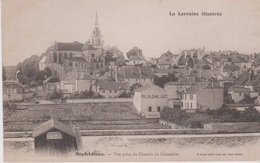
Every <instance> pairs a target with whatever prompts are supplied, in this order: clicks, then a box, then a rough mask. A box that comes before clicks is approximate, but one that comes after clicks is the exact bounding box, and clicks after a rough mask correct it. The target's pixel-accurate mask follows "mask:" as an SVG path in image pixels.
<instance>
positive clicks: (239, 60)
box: [228, 55, 252, 71]
mask: <svg viewBox="0 0 260 163" xmlns="http://www.w3.org/2000/svg"><path fill="white" fill-rule="evenodd" d="M228 59H229V61H231V62H232V63H233V64H235V65H236V66H238V67H239V68H241V70H243V71H245V70H248V69H249V68H251V66H252V65H251V62H248V61H246V60H245V59H244V58H243V57H242V56H238V55H230V56H229V57H228Z"/></svg>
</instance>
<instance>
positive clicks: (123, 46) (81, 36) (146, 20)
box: [2, 0, 260, 66]
mask: <svg viewBox="0 0 260 163" xmlns="http://www.w3.org/2000/svg"><path fill="white" fill-rule="evenodd" d="M96 11H97V13H98V22H99V28H100V30H101V33H102V35H103V39H104V42H105V46H107V45H110V46H118V48H119V49H120V50H121V51H122V52H123V53H127V52H128V51H129V50H130V49H131V48H132V47H133V46H137V47H139V48H141V49H142V50H143V55H144V56H146V57H159V56H160V55H161V54H162V53H164V52H166V51H168V50H170V51H171V52H172V53H176V54H177V53H179V49H182V50H184V49H192V48H203V47H204V46H205V48H206V51H219V50H235V51H238V52H240V53H244V54H252V53H258V52H260V1H259V0H196V1H194V0H102V1H101V0H2V56H3V58H2V61H3V64H4V65H5V66H12V65H17V63H19V62H22V61H23V60H24V59H26V58H28V57H30V56H31V55H34V54H36V55H41V54H42V53H44V52H45V51H46V49H47V48H48V47H50V46H52V45H53V43H54V41H55V40H56V41H57V42H74V41H79V42H81V43H84V42H86V41H88V40H89V38H90V36H91V34H92V31H93V29H94V22H95V14H96ZM169 12H175V14H177V13H178V12H199V14H200V15H201V12H221V13H222V16H177V15H175V16H169Z"/></svg>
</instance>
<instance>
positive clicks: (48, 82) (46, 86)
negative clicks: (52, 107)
mask: <svg viewBox="0 0 260 163" xmlns="http://www.w3.org/2000/svg"><path fill="white" fill-rule="evenodd" d="M42 87H43V92H45V93H51V92H53V91H54V90H58V89H60V80H59V79H58V78H53V77H52V76H50V77H48V78H47V79H45V80H44V81H43V85H42Z"/></svg>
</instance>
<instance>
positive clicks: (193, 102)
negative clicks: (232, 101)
mask: <svg viewBox="0 0 260 163" xmlns="http://www.w3.org/2000/svg"><path fill="white" fill-rule="evenodd" d="M223 103H224V101H223V88H222V87H220V86H219V85H218V84H216V83H213V82H201V83H199V84H197V85H196V86H193V87H191V88H189V89H187V90H186V91H185V92H183V93H182V108H183V109H184V110H187V111H195V110H196V109H203V110H205V109H218V108H220V107H222V105H223Z"/></svg>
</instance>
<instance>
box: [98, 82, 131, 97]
mask: <svg viewBox="0 0 260 163" xmlns="http://www.w3.org/2000/svg"><path fill="white" fill-rule="evenodd" d="M98 90H99V94H100V95H102V96H104V97H105V98H118V97H119V96H120V95H121V94H122V93H129V92H130V86H129V84H128V83H127V82H99V83H98Z"/></svg>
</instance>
